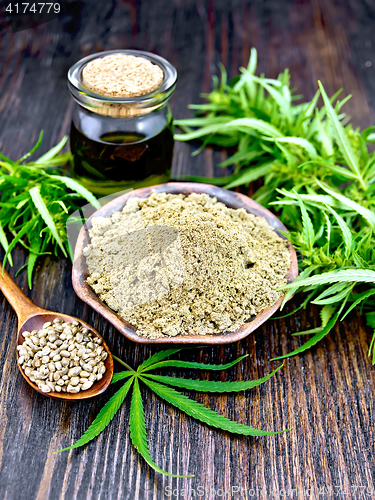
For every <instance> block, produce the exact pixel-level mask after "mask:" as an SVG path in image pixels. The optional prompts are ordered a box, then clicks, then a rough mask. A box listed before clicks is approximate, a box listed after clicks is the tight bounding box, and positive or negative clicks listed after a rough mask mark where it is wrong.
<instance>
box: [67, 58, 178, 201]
mask: <svg viewBox="0 0 375 500" xmlns="http://www.w3.org/2000/svg"><path fill="white" fill-rule="evenodd" d="M117 54H125V55H130V56H136V57H142V58H144V59H148V60H149V61H151V62H152V63H153V64H156V65H158V66H159V67H160V68H161V69H162V71H163V80H162V82H161V85H160V86H159V87H158V88H157V89H156V90H155V91H153V92H150V93H148V94H145V95H140V96H137V97H111V96H106V95H100V94H96V93H95V92H93V91H91V90H90V89H88V88H87V87H85V85H84V83H83V76H82V72H83V69H84V67H85V66H86V65H87V64H88V63H89V62H91V61H93V60H94V59H99V58H103V57H105V56H109V55H117ZM176 80H177V71H176V69H175V68H174V66H172V64H170V63H169V62H168V61H166V60H165V59H163V58H162V57H160V56H157V55H155V54H151V53H149V52H144V51H140V50H116V51H112V50H111V51H106V52H100V53H98V54H93V55H90V56H88V57H85V58H83V59H81V60H80V61H78V62H77V63H76V64H74V65H73V66H72V67H71V68H70V69H69V72H68V85H69V90H70V92H71V94H72V96H73V98H74V100H75V101H76V103H77V104H76V105H75V109H74V112H73V119H72V124H71V132H70V148H71V151H72V154H73V163H72V173H73V176H74V177H75V178H76V179H78V180H79V181H80V182H81V183H82V184H83V185H84V186H85V187H87V188H88V189H89V190H90V191H92V192H94V193H96V194H103V195H105V194H110V193H114V192H116V191H122V190H124V189H136V188H139V187H144V186H151V185H154V184H160V183H164V182H168V180H169V179H170V172H171V166H172V153H173V143H174V140H173V122H172V113H171V110H170V107H169V104H168V100H169V98H170V97H171V95H172V94H173V92H174V90H175V86H176Z"/></svg>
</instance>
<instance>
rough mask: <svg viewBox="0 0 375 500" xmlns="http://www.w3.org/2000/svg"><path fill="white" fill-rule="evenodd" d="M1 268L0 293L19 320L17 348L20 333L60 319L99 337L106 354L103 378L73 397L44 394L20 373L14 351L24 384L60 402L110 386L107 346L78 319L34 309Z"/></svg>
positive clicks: (110, 374)
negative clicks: (75, 322) (75, 323)
mask: <svg viewBox="0 0 375 500" xmlns="http://www.w3.org/2000/svg"><path fill="white" fill-rule="evenodd" d="M2 273H3V268H2V266H1V264H0V289H1V291H2V292H3V293H4V295H5V297H6V298H7V299H8V301H9V303H10V305H11V306H12V307H13V309H14V311H15V312H16V314H17V316H18V334H17V346H19V345H21V344H23V343H24V341H25V337H24V336H23V332H31V331H32V330H41V329H42V328H43V325H44V324H45V323H47V322H51V323H52V322H53V320H54V319H56V318H58V319H62V320H63V321H64V322H65V323H71V322H73V321H78V322H79V323H80V325H81V326H83V327H84V328H87V329H88V330H89V331H90V332H91V333H92V335H93V337H99V338H100V339H102V344H101V345H102V346H103V348H104V349H105V351H106V352H107V354H108V357H107V359H106V360H105V362H104V365H105V367H106V371H105V373H104V374H103V378H102V379H101V380H99V381H97V382H95V383H94V384H93V385H92V387H91V388H90V389H87V390H86V391H80V392H78V393H76V394H71V393H66V392H52V391H51V392H47V393H46V392H43V391H42V390H40V389H39V387H38V386H37V385H36V384H35V383H34V382H32V381H31V380H30V379H29V378H28V377H27V376H26V374H25V372H24V371H23V369H22V367H21V365H20V363H19V357H20V356H19V353H18V350H17V365H18V368H19V370H20V372H21V374H22V376H23V378H24V379H25V380H26V382H27V383H28V384H29V385H30V386H31V387H32V388H33V389H35V390H36V391H37V392H40V393H41V394H43V396H47V397H50V398H53V399H60V400H64V401H72V400H81V399H89V398H92V397H94V396H97V395H98V394H101V393H102V392H104V391H105V390H106V389H107V387H108V386H109V384H110V383H111V380H112V377H113V358H112V354H111V351H110V350H109V348H108V346H107V344H106V343H105V342H104V340H103V338H102V337H101V336H100V335H99V334H98V332H97V331H96V330H94V329H93V328H92V327H91V326H90V325H88V324H87V323H85V321H82V320H81V319H79V318H75V317H74V316H68V315H67V314H60V313H57V312H53V311H47V310H46V309H42V308H41V307H38V306H36V305H35V304H34V303H33V302H31V300H30V299H29V298H28V297H26V295H25V294H24V293H23V292H22V290H21V289H20V288H19V287H18V286H17V285H16V284H15V283H14V281H13V280H12V278H11V277H10V276H9V274H8V273H7V271H5V270H4V275H3V274H2Z"/></svg>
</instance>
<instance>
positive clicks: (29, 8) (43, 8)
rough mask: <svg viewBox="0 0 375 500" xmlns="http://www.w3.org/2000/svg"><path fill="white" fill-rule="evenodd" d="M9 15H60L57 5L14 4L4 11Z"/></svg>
mask: <svg viewBox="0 0 375 500" xmlns="http://www.w3.org/2000/svg"><path fill="white" fill-rule="evenodd" d="M5 11H6V12H9V14H26V13H31V14H42V13H43V14H49V13H50V12H51V13H53V14H59V13H60V4H59V3H15V4H13V5H12V4H11V3H10V4H9V5H8V6H7V8H6V9H5Z"/></svg>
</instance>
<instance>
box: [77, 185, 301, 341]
mask: <svg viewBox="0 0 375 500" xmlns="http://www.w3.org/2000/svg"><path fill="white" fill-rule="evenodd" d="M153 190H155V191H156V192H157V193H171V194H179V193H183V194H190V193H193V192H194V193H205V194H208V195H209V196H212V197H215V198H217V200H218V201H221V202H222V203H224V204H225V205H227V206H228V207H230V208H244V209H245V210H246V211H247V212H249V213H252V214H254V215H255V216H257V217H264V218H265V219H266V220H267V222H268V223H269V224H270V225H271V227H273V229H274V230H275V231H276V233H277V234H278V235H279V236H280V237H281V238H283V239H284V240H286V242H287V248H288V250H289V252H290V257H291V264H290V268H289V269H288V271H287V273H286V276H285V277H286V280H287V282H288V284H289V283H292V282H293V281H294V280H295V279H296V278H297V276H298V263H297V255H296V251H295V249H294V247H293V245H292V244H291V243H290V242H289V241H288V240H287V239H286V238H285V236H284V235H283V234H281V233H280V231H287V229H286V227H285V226H284V225H283V224H282V222H281V221H280V220H279V219H278V218H277V217H276V215H274V214H273V213H272V212H270V211H269V210H267V209H266V208H264V207H263V206H262V205H260V204H259V203H257V202H255V201H254V200H252V199H251V198H249V197H248V196H246V195H243V194H241V193H237V192H234V191H228V190H225V189H222V188H220V187H217V186H213V185H211V184H201V183H195V182H168V183H166V184H158V185H156V186H149V187H145V188H140V189H136V190H134V191H130V192H128V193H125V194H122V195H120V196H118V197H116V198H114V199H113V200H111V201H110V202H109V203H107V204H105V205H103V207H101V208H100V209H99V210H97V211H96V212H94V213H93V214H92V215H91V217H89V218H88V219H87V220H86V222H85V224H84V225H83V226H82V228H81V230H80V232H79V235H78V238H77V242H76V245H75V250H74V258H73V269H72V282H73V288H74V291H75V293H76V294H77V295H78V297H79V298H80V299H81V300H83V301H84V302H85V303H86V304H88V305H89V306H90V307H92V308H93V309H94V310H95V311H97V312H98V313H99V314H100V315H101V316H103V317H104V318H105V319H107V320H108V321H109V322H110V323H111V324H112V325H113V326H114V327H115V328H116V329H117V330H118V331H119V332H120V333H122V334H123V335H124V336H125V337H126V338H128V339H129V340H132V341H133V342H136V343H138V344H198V345H210V344H213V345H222V344H229V343H232V342H236V341H238V340H241V339H243V338H245V337H247V336H248V335H249V334H250V333H251V332H253V331H254V330H255V329H256V328H258V327H259V326H260V325H262V324H263V323H264V322H265V321H266V320H267V319H269V318H270V317H271V316H272V315H273V314H274V313H275V312H276V311H277V310H278V309H279V307H280V306H281V304H282V301H283V299H284V297H280V299H279V300H278V301H277V302H276V303H275V304H274V305H272V306H271V307H268V308H266V309H263V310H262V311H260V312H259V313H258V314H257V315H256V316H255V317H254V318H253V319H252V320H251V321H250V322H248V323H244V324H243V325H242V326H241V327H240V328H238V329H237V330H235V331H234V332H223V333H219V334H207V335H177V336H175V337H163V338H158V339H150V338H146V337H142V336H140V335H138V334H137V333H136V329H135V328H134V327H133V326H132V325H131V324H130V323H128V322H127V321H125V320H124V319H122V318H120V316H118V315H117V314H116V313H115V312H114V311H113V310H112V309H110V308H109V306H107V305H106V304H105V303H104V302H102V301H101V300H100V299H99V297H98V296H97V295H96V294H95V292H94V291H93V290H92V288H91V287H90V286H89V285H88V283H86V278H87V275H88V272H87V267H86V260H85V257H84V256H83V248H85V246H86V245H87V244H88V243H89V242H90V237H89V234H88V230H89V229H90V228H91V224H92V219H93V218H96V217H109V216H110V215H111V214H112V213H114V212H116V211H119V210H121V209H122V208H123V207H124V205H125V203H126V202H127V200H128V199H130V198H134V197H137V198H147V197H148V196H149V195H150V194H151V192H152V191H153Z"/></svg>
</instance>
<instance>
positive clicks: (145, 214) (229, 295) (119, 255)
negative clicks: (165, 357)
mask: <svg viewBox="0 0 375 500" xmlns="http://www.w3.org/2000/svg"><path fill="white" fill-rule="evenodd" d="M89 235H90V238H91V243H90V244H89V245H88V246H87V247H86V248H85V249H84V252H83V253H84V256H85V258H86V263H87V267H88V272H89V276H88V278H87V283H88V284H89V285H90V286H91V287H92V289H93V290H94V292H95V293H96V294H97V295H98V296H99V298H100V299H101V300H102V301H103V302H105V303H106V304H107V305H108V306H109V307H110V308H111V309H113V310H114V311H115V312H116V313H117V314H118V315H119V316H120V317H121V318H123V319H124V320H125V321H127V322H128V323H130V324H131V325H133V326H134V327H135V328H136V329H137V334H138V335H142V336H144V337H148V338H153V339H157V338H162V337H172V336H176V335H206V334H218V333H221V334H222V333H224V332H232V331H234V330H236V329H238V328H239V327H240V326H241V325H242V324H244V323H246V322H247V320H249V319H250V318H251V317H253V316H255V315H256V314H257V313H259V312H260V311H261V310H263V309H265V308H267V307H270V306H272V305H273V304H275V303H276V302H277V301H278V300H279V298H280V296H281V295H282V293H281V292H280V291H278V290H277V289H278V288H280V287H282V286H283V285H285V284H286V279H285V275H286V272H287V270H288V269H289V267H290V263H291V261H290V253H289V250H288V249H287V246H286V241H285V240H284V239H282V238H281V237H280V236H278V235H277V234H276V232H275V231H274V230H273V229H272V227H271V226H270V225H269V224H268V222H266V220H265V219H264V218H262V217H255V216H254V215H252V214H249V213H248V212H246V210H244V209H242V208H241V209H232V208H228V207H227V206H225V205H224V204H223V203H220V202H218V201H217V200H216V198H212V197H210V196H208V195H206V194H197V193H192V194H190V195H189V196H185V195H183V194H177V195H175V194H168V193H156V192H155V191H153V192H152V193H151V195H150V196H149V197H148V198H136V197H132V198H129V199H128V201H127V203H126V205H125V206H124V208H123V209H122V210H121V211H120V212H115V213H113V214H112V215H111V216H110V217H107V218H104V217H97V218H94V219H93V220H92V227H91V229H90V230H89Z"/></svg>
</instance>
